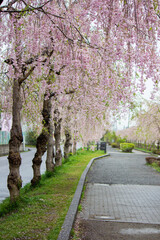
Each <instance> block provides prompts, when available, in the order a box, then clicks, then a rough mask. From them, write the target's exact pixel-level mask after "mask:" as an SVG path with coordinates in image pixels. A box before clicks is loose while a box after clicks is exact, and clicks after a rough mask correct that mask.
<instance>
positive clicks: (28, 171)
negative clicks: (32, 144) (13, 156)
mask: <svg viewBox="0 0 160 240" xmlns="http://www.w3.org/2000/svg"><path fill="white" fill-rule="evenodd" d="M34 154H35V148H31V151H28V152H23V153H21V157H22V164H21V167H20V174H21V177H22V181H23V182H22V184H23V186H25V185H26V184H27V183H29V182H30V181H31V179H32V177H33V169H32V159H33V157H34ZM42 159H43V161H42V165H41V174H43V173H44V172H45V170H46V167H45V159H46V154H45V155H44V156H43V158H42ZM8 174H9V164H8V159H7V156H4V157H0V202H2V201H3V200H4V199H5V198H6V197H9V191H8V188H7V177H8Z"/></svg>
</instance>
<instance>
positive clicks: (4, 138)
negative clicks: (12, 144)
mask: <svg viewBox="0 0 160 240" xmlns="http://www.w3.org/2000/svg"><path fill="white" fill-rule="evenodd" d="M9 139H10V133H9V132H6V131H0V145H2V144H8V143H9Z"/></svg>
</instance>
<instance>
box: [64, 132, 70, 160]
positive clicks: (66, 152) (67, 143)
mask: <svg viewBox="0 0 160 240" xmlns="http://www.w3.org/2000/svg"><path fill="white" fill-rule="evenodd" d="M65 137H66V141H65V144H64V158H65V159H67V158H68V157H69V154H70V149H71V145H72V144H71V139H72V138H71V135H70V132H69V130H67V129H66V130H65Z"/></svg>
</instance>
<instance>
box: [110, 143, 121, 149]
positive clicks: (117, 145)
mask: <svg viewBox="0 0 160 240" xmlns="http://www.w3.org/2000/svg"><path fill="white" fill-rule="evenodd" d="M111 146H112V147H113V148H118V147H119V144H117V143H112V144H111Z"/></svg>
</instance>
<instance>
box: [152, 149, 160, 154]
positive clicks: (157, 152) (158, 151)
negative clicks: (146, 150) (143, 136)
mask: <svg viewBox="0 0 160 240" xmlns="http://www.w3.org/2000/svg"><path fill="white" fill-rule="evenodd" d="M151 151H152V153H154V154H158V155H160V150H158V149H156V148H152V150H151Z"/></svg>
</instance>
